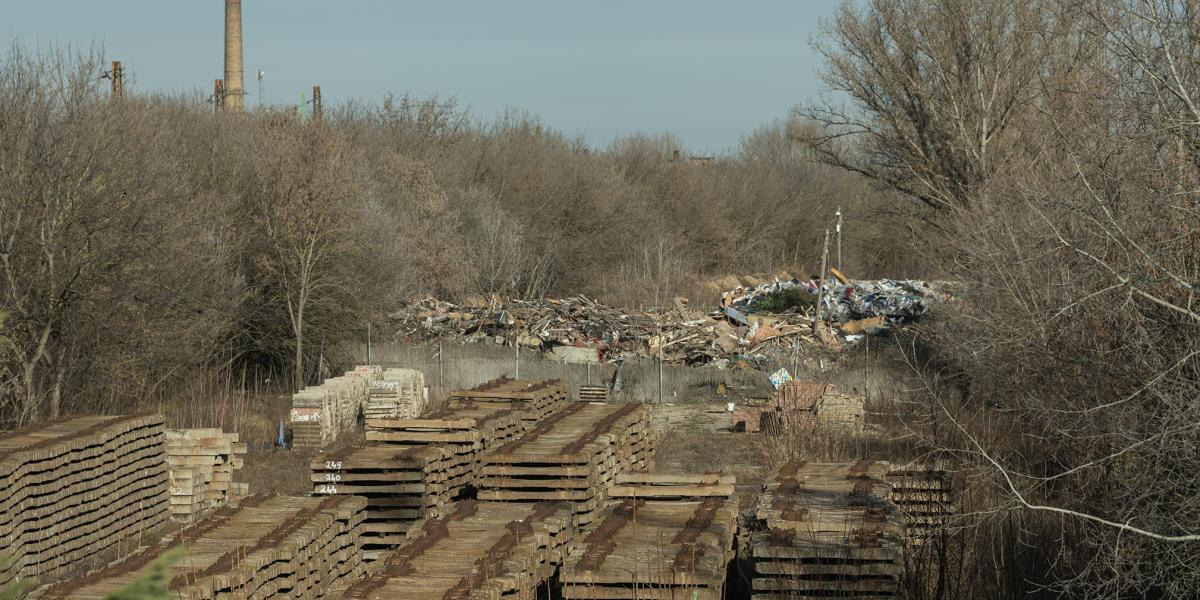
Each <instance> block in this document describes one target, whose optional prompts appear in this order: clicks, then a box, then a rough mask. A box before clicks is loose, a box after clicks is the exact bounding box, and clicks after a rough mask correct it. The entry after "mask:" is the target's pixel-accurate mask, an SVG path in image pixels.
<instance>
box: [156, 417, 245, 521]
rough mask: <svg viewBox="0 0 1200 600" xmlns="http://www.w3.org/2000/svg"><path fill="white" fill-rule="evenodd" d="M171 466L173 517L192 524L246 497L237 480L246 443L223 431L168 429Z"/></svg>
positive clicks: (167, 440) (168, 460) (168, 449)
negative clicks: (235, 476)
mask: <svg viewBox="0 0 1200 600" xmlns="http://www.w3.org/2000/svg"><path fill="white" fill-rule="evenodd" d="M166 444H167V464H168V465H169V467H170V479H171V518H172V519H173V520H175V521H179V522H184V523H187V522H190V521H192V520H194V519H195V518H196V517H197V516H199V515H200V514H201V513H203V512H206V511H209V510H212V509H214V508H219V507H221V506H225V505H226V504H228V503H229V501H230V500H236V499H237V498H240V497H243V496H245V495H246V484H245V483H236V482H234V481H233V476H234V475H233V472H234V471H236V470H238V469H241V468H242V457H243V456H245V454H246V444H243V443H240V442H238V434H237V433H225V432H223V431H221V430H220V429H168V430H167V432H166Z"/></svg>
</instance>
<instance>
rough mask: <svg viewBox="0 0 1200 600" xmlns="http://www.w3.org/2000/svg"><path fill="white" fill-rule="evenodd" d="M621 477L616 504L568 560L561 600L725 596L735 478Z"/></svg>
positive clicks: (709, 599) (715, 599)
mask: <svg viewBox="0 0 1200 600" xmlns="http://www.w3.org/2000/svg"><path fill="white" fill-rule="evenodd" d="M620 479H621V481H622V483H621V484H619V485H617V486H614V488H613V490H612V497H613V499H614V502H613V503H611V504H610V505H609V506H608V507H607V508H606V509H605V510H604V512H603V513H602V514H601V515H600V518H599V519H597V521H596V522H595V523H593V525H592V526H591V527H589V528H588V530H587V531H586V536H585V537H584V540H583V542H582V543H581V544H578V545H577V546H575V547H573V548H572V549H571V552H570V555H569V556H568V557H567V561H566V564H565V565H564V566H563V569H562V573H561V580H562V583H563V598H565V599H567V600H601V599H605V600H608V599H616V598H645V599H648V600H657V599H662V600H667V599H672V598H688V599H695V600H718V599H720V598H722V597H723V590H724V587H725V575H726V573H727V569H728V566H729V563H730V561H731V560H733V556H734V537H735V534H736V532H737V518H738V507H737V499H736V497H735V496H734V483H735V481H734V479H733V478H732V477H729V476H721V475H711V474H710V475H659V474H654V475H649V474H637V475H632V476H623V477H621V478H620Z"/></svg>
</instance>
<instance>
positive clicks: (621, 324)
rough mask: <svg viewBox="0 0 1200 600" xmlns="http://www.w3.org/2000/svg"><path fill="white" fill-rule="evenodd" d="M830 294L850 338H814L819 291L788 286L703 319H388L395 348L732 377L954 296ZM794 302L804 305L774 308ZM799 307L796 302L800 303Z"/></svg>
mask: <svg viewBox="0 0 1200 600" xmlns="http://www.w3.org/2000/svg"><path fill="white" fill-rule="evenodd" d="M833 272H834V273H835V274H836V275H837V278H836V279H831V280H830V282H829V283H827V284H826V288H825V297H824V301H823V303H822V307H821V318H822V319H823V320H825V321H829V322H833V323H840V324H841V326H840V327H839V330H840V331H839V332H840V334H841V336H842V337H841V338H840V339H839V338H838V337H837V336H836V335H833V334H830V338H831V339H829V340H821V339H818V337H817V336H815V335H814V334H813V315H814V312H815V307H816V304H817V297H818V293H819V285H818V283H817V282H816V281H801V280H799V279H795V278H790V276H788V275H786V274H784V277H785V279H779V278H778V277H777V278H776V279H775V281H773V282H771V283H764V284H761V285H758V286H755V287H749V288H743V287H737V288H735V289H734V290H732V291H728V292H725V293H724V294H723V295H722V302H721V306H720V307H714V309H713V310H711V311H704V310H695V309H692V308H690V307H689V306H688V303H687V299H685V298H675V300H674V302H673V303H672V305H671V306H667V307H654V308H648V309H644V310H621V309H619V308H615V307H611V306H606V305H604V304H601V303H599V302H596V301H595V300H592V299H590V298H588V297H586V296H582V295H580V296H574V297H570V298H561V299H544V300H502V299H499V298H492V300H491V301H487V300H484V299H483V298H482V297H475V298H474V300H470V301H467V302H466V303H464V304H462V305H459V304H453V303H450V302H445V301H441V300H436V299H433V298H424V299H420V300H415V301H412V302H408V303H406V304H404V305H403V306H401V307H400V309H399V310H397V311H396V312H394V313H392V314H391V315H389V317H390V318H391V319H392V321H393V323H394V325H395V328H396V334H395V335H396V338H397V339H406V340H416V341H425V342H432V341H443V340H448V341H456V342H471V343H483V344H500V345H508V346H512V345H516V344H520V345H521V346H523V347H526V348H529V349H530V350H536V351H540V352H544V353H545V356H546V358H547V360H552V361H558V362H568V363H584V362H610V363H611V362H622V361H632V360H637V359H650V360H653V359H658V358H660V357H661V359H662V360H663V361H664V362H667V363H673V364H689V365H704V364H713V365H715V366H719V367H727V366H731V365H733V364H742V365H743V366H755V365H756V364H758V365H762V364H765V363H766V362H768V360H767V358H766V357H768V356H769V355H771V354H777V353H778V352H795V351H801V350H804V349H806V348H813V347H817V346H826V347H835V348H837V347H840V345H841V343H842V341H849V342H851V343H853V342H856V341H858V340H860V339H862V336H863V335H865V334H873V333H878V332H881V331H884V330H886V329H887V328H888V327H889V326H892V325H897V324H901V323H907V322H909V321H912V320H914V319H918V318H920V317H921V316H922V315H924V314H926V312H927V311H928V309H929V306H930V305H931V304H932V303H933V302H935V301H937V300H939V299H944V298H946V297H947V296H948V294H946V293H945V292H944V291H942V288H943V287H944V284H938V283H929V282H922V281H909V280H892V279H880V280H874V281H857V280H848V279H845V277H844V276H842V275H841V273H840V272H837V271H836V270H834V271H833ZM782 293H791V294H793V295H796V296H797V297H798V298H799V299H800V300H802V302H798V303H791V304H789V305H788V306H786V307H782V304H788V303H786V302H785V303H782V304H781V303H779V302H769V301H768V300H770V299H772V298H774V297H775V296H776V295H778V294H782ZM794 299H795V298H793V300H794Z"/></svg>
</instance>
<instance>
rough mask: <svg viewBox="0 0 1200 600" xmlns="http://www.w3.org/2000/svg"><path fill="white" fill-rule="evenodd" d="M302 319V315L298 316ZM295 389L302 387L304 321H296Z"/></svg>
mask: <svg viewBox="0 0 1200 600" xmlns="http://www.w3.org/2000/svg"><path fill="white" fill-rule="evenodd" d="M300 314H301V315H303V313H300ZM299 318H300V319H302V318H303V317H299ZM294 381H295V388H296V390H297V391H299V390H301V389H303V388H304V321H303V320H297V322H296V373H295V375H294Z"/></svg>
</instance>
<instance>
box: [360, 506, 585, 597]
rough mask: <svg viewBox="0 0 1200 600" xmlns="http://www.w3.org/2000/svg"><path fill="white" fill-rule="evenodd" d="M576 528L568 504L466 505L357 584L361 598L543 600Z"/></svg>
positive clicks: (430, 524) (432, 523)
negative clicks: (546, 587)
mask: <svg viewBox="0 0 1200 600" xmlns="http://www.w3.org/2000/svg"><path fill="white" fill-rule="evenodd" d="M572 533H573V531H572V529H571V513H570V510H569V509H568V508H567V507H566V506H565V505H563V504H552V503H540V504H503V503H492V502H475V501H473V500H463V501H460V502H459V503H458V504H457V505H456V506H455V509H454V511H453V512H451V513H450V514H448V515H446V516H445V517H442V518H439V519H434V520H430V521H428V522H426V523H425V524H424V526H422V527H421V529H420V531H419V533H418V534H417V535H416V536H415V539H414V540H412V541H411V542H408V543H407V544H406V545H404V546H401V547H400V548H398V549H397V550H396V551H395V552H392V553H391V554H389V555H388V556H387V557H386V558H385V559H383V560H382V561H380V562H381V563H382V564H381V566H380V567H379V568H378V569H376V570H375V572H374V573H373V574H372V575H371V577H369V578H367V579H365V580H362V581H360V582H358V583H356V584H355V585H354V586H353V587H351V588H350V589H349V590H348V591H347V593H346V595H345V596H344V597H345V598H348V599H356V600H427V599H429V598H456V599H461V600H485V599H491V598H509V599H512V600H536V599H537V598H539V597H541V596H540V595H539V591H540V590H541V588H542V586H543V585H544V584H545V582H546V581H548V580H549V579H550V577H551V575H553V573H554V570H555V568H556V566H557V565H559V564H561V563H562V556H563V554H564V553H565V551H566V550H565V549H566V545H567V542H568V540H569V539H570V537H571V535H572Z"/></svg>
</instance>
